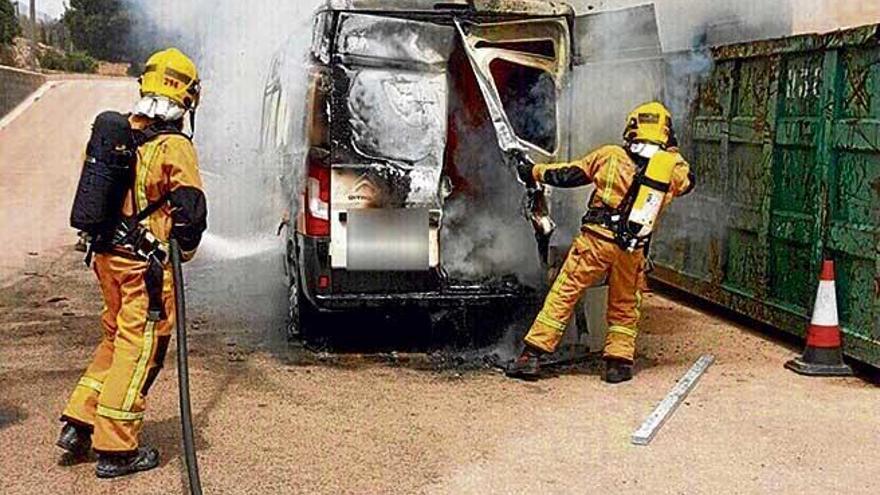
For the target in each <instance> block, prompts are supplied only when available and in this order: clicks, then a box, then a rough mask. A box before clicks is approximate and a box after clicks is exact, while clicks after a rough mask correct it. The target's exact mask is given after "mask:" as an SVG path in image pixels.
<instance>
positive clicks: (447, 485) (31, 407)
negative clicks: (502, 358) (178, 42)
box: [0, 82, 880, 495]
mask: <svg viewBox="0 0 880 495" xmlns="http://www.w3.org/2000/svg"><path fill="white" fill-rule="evenodd" d="M78 84H96V83H93V82H82V83H78ZM107 84H109V83H107ZM113 84H118V83H113ZM65 87H66V88H67V90H64V91H62V92H50V93H49V94H48V95H47V98H55V100H54V101H56V104H58V103H57V102H65V103H64V104H65V105H67V104H70V105H72V106H73V107H74V109H75V110H76V111H75V112H74V111H71V112H70V115H69V116H68V117H69V118H71V120H73V121H80V120H85V121H86V123H87V121H88V120H89V119H91V117H92V116H93V114H94V112H93V110H97V109H99V108H103V107H104V106H106V105H114V104H119V103H121V102H124V101H125V99H127V98H130V89H131V88H130V86H126V85H124V84H123V85H121V86H118V87H116V86H114V87H116V89H117V90H118V91H117V92H116V93H115V96H113V97H112V98H111V100H107V101H101V102H90V103H85V102H80V101H79V100H77V95H78V94H80V93H79V92H78V91H77V86H62V87H61V88H60V89H62V90H63V89H64V88H65ZM46 101H50V102H51V101H53V100H51V99H50V100H44V101H43V102H44V103H45V102H46ZM39 104H40V102H38V103H37V105H39ZM49 110H51V109H49ZM90 114H91V115H90ZM53 115H54V116H53ZM59 118H60V116H59V115H58V114H53V112H52V111H49V112H46V111H38V112H36V113H34V114H32V115H30V116H28V114H25V115H23V116H22V117H21V118H20V120H17V121H16V122H14V123H13V125H12V126H10V127H8V128H7V129H5V130H3V131H2V132H0V158H2V167H0V187H2V189H0V192H2V194H0V211H2V217H0V218H2V220H3V221H2V223H0V240H3V242H4V244H5V245H6V246H7V248H5V249H4V250H2V251H0V266H2V269H0V341H2V342H3V344H2V345H0V447H2V448H0V486H2V489H0V492H2V493H4V494H10V495H15V494H34V493H40V494H45V495H49V494H56V493H57V494H105V493H106V494H111V493H112V494H117V493H126V494H131V495H134V494H171V493H183V492H184V489H185V488H184V487H185V484H184V483H185V481H184V476H185V473H184V469H183V465H182V460H181V447H180V433H179V430H180V427H179V417H178V412H177V389H176V380H177V375H176V371H175V366H174V364H173V358H171V356H173V355H174V354H173V353H174V348H173V347H172V349H171V351H170V353H169V360H168V362H167V369H166V371H165V372H164V373H163V375H161V377H160V379H159V380H158V382H157V384H156V386H155V387H154V389H153V391H152V392H151V396H150V398H149V412H148V421H147V424H146V428H145V433H144V441H145V442H147V443H151V444H153V445H156V446H157V447H159V448H160V450H161V452H162V458H163V461H162V465H161V467H160V468H159V469H157V470H155V471H152V472H149V473H142V474H139V475H136V476H134V477H132V478H129V479H124V480H117V481H99V480H96V479H95V477H94V471H93V470H94V465H93V464H92V463H84V464H79V465H74V466H69V465H59V461H60V460H62V459H61V456H60V452H59V451H58V449H57V448H55V447H54V446H53V443H54V440H55V437H56V435H57V433H58V428H59V423H58V421H57V418H58V415H59V413H60V411H61V410H62V408H63V405H64V402H65V400H66V399H67V397H68V394H69V393H70V391H71V390H72V387H73V386H74V384H75V383H76V381H77V379H78V377H79V374H80V373H81V371H82V370H83V368H84V367H85V365H86V363H87V361H88V359H89V357H90V354H91V352H92V349H93V347H94V346H95V345H96V343H97V339H98V337H99V330H98V316H97V315H98V312H99V310H100V300H99V295H98V293H97V288H96V286H95V283H94V281H93V279H92V275H91V274H90V273H89V271H88V270H87V269H86V268H85V267H84V266H83V265H82V263H81V262H80V259H79V255H78V254H77V253H73V252H72V251H71V245H72V244H73V241H74V239H73V236H72V234H71V232H70V231H69V230H67V229H66V228H65V225H66V221H65V220H66V219H65V216H66V209H67V208H68V203H67V201H68V200H67V199H65V200H64V201H61V200H60V199H59V198H68V197H69V195H70V192H71V191H70V189H71V187H72V184H73V183H74V182H73V181H75V170H76V168H75V167H74V163H75V160H74V161H71V162H70V163H69V165H70V167H71V168H70V169H67V168H63V169H60V170H54V171H53V174H54V175H53V174H43V173H41V174H33V173H30V172H29V170H34V169H37V170H42V169H41V168H39V165H40V164H41V163H62V164H63V166H64V167H67V164H68V162H67V161H61V160H62V159H63V160H67V159H70V160H73V159H75V158H76V156H74V157H73V158H70V157H69V156H68V155H70V151H69V150H67V151H64V152H63V153H62V154H60V155H57V154H58V153H60V152H59V151H57V150H56V151H52V150H49V149H47V150H44V149H43V148H42V146H40V145H33V144H26V143H28V142H29V143H34V142H35V141H36V142H37V143H43V142H46V143H48V142H50V141H51V140H52V139H71V140H77V139H78V140H79V142H82V141H84V139H85V137H84V135H83V132H82V131H81V130H79V131H77V130H75V129H74V127H75V124H73V123H69V124H68V123H65V124H59V123H58V122H57V119H59ZM28 119H32V120H28ZM41 119H43V120H41ZM25 124H26V125H25ZM53 125H55V126H56V127H54V128H53V129H57V134H51V135H50V134H33V133H30V134H28V132H27V128H28V127H31V126H32V127H34V128H43V126H53ZM83 125H84V124H83ZM66 132H70V133H72V134H71V135H70V136H69V137H60V138H59V137H57V136H59V135H65V136H66V134H65V133H66ZM76 133H79V134H76ZM26 139H27V140H30V141H24V140H26ZM10 143H12V144H10ZM13 145H14V146H13ZM71 146H72V145H71ZM47 147H50V146H49V145H47ZM28 148H30V149H31V150H32V151H31V153H30V154H28V153H26V152H25V150H26V149H28ZM74 155H75V153H74ZM47 160H56V161H47ZM28 164H29V165H28ZM29 166H30V167H35V168H32V169H29V168H28V167H29ZM59 166H62V165H59ZM56 173H57V174H56ZM35 208H36V209H39V211H41V212H42V213H40V212H37V211H34V209H35ZM34 226H36V227H40V226H42V227H43V230H42V231H40V232H35V230H38V229H32V228H30V227H34ZM19 232H25V233H26V234H24V237H19V234H18V233H19ZM16 239H19V240H20V241H21V243H18V242H11V241H12V240H16ZM22 243H23V244H22ZM29 253H36V254H30V255H29ZM261 266H264V269H265V270H266V273H275V271H277V269H278V265H277V264H271V263H268V262H267V263H263V264H262V265H261ZM240 269H241V270H242V273H247V274H249V275H250V278H251V279H253V278H254V277H255V272H254V271H253V270H252V269H250V268H240ZM208 272H210V269H208V268H204V267H203V268H199V266H198V265H196V266H194V267H193V268H191V271H190V272H189V273H190V274H191V275H192V277H191V279H190V280H191V282H192V285H193V287H197V286H199V283H200V280H202V278H203V277H206V276H208V275H209V273H208ZM246 279H247V278H246V277H241V280H242V281H243V282H242V285H245V283H244V281H245V280H246ZM196 292H198V291H196ZM247 292H248V291H247V290H244V289H243V288H242V286H236V287H228V288H227V289H217V292H216V293H212V294H203V295H199V294H198V293H197V294H196V295H195V296H194V297H193V306H194V310H193V311H192V312H191V313H192V314H191V316H192V321H193V324H192V326H191V328H192V332H191V333H192V341H191V344H190V345H191V351H192V352H191V361H190V364H191V370H192V378H191V379H192V385H193V393H194V397H193V409H194V412H195V415H196V418H195V423H196V439H197V446H198V451H199V460H200V466H201V468H202V480H203V484H204V488H205V493H210V494H221V493H222V494H239V493H240V494H254V493H308V494H319V493H327V494H338V493H358V494H363V493H369V494H374V493H375V494H379V493H381V494H398V493H399V494H411V493H425V494H433V493H437V494H441V493H443V494H445V493H456V494H464V493H474V494H486V493H652V494H653V493H659V494H666V493H669V494H701V493H706V494H717V493H742V494H750V493H755V494H758V493H761V494H763V493H815V494H823V495H824V494H827V493H847V494H859V493H864V494H876V493H880V478H878V477H877V475H876V474H877V472H878V468H880V457H878V452H880V436H878V424H880V407H878V405H880V402H878V389H877V386H876V385H875V384H873V383H872V382H871V381H869V380H865V379H863V378H864V377H863V378H850V379H832V380H816V379H808V378H803V377H800V376H797V375H794V374H792V373H790V372H788V371H786V370H784V369H783V366H782V365H783V363H784V362H785V361H786V360H787V359H789V358H790V357H792V356H793V355H795V354H797V349H796V346H792V345H790V344H786V343H784V342H783V341H781V340H779V339H776V338H775V337H774V336H773V335H772V333H768V331H766V330H763V329H758V328H756V327H755V328H753V327H750V326H749V325H747V324H742V323H736V322H732V321H730V320H727V319H724V318H723V317H722V316H719V315H718V314H714V313H711V312H707V311H706V310H704V309H695V308H694V307H691V306H689V305H687V304H683V303H682V302H681V301H678V300H674V299H670V298H668V297H667V296H664V295H659V294H654V295H650V296H649V297H648V299H647V301H646V306H645V310H644V314H645V317H644V324H643V336H642V337H641V340H640V346H641V358H640V360H639V362H638V375H637V377H636V380H634V381H633V382H630V383H627V384H623V385H620V386H616V387H612V386H608V385H605V384H603V383H602V382H601V381H600V380H599V378H598V376H596V375H597V370H598V366H597V362H596V360H595V359H592V360H590V361H587V362H585V363H582V364H579V365H576V366H570V367H567V368H562V369H558V370H556V371H555V373H553V375H554V376H551V377H549V378H547V379H545V380H543V381H540V382H537V383H523V382H516V381H510V380H507V379H505V378H504V377H503V376H502V375H501V374H500V373H499V372H498V371H496V370H494V369H492V368H490V367H485V366H479V365H477V366H474V365H473V362H475V361H476V362H479V360H478V359H477V360H474V359H473V356H472V355H470V356H469V358H468V359H467V360H462V361H461V362H460V363H459V362H458V361H456V359H451V360H450V359H445V358H444V357H443V356H445V354H444V353H442V352H428V353H421V352H417V353H413V354H409V353H403V352H401V353H400V354H390V353H383V354H373V355H363V354H358V353H356V350H357V349H349V350H350V351H352V352H344V353H334V352H319V353H315V352H311V351H308V350H305V349H303V348H299V347H288V346H287V345H286V344H284V342H283V339H281V338H279V335H280V332H279V328H278V323H277V320H278V318H277V316H278V315H277V312H278V306H277V304H276V302H277V301H268V300H266V298H265V297H262V296H258V295H253V296H248V294H247ZM216 297H226V298H236V300H237V301H238V303H239V304H242V305H246V306H247V307H249V308H250V309H251V312H252V313H254V314H263V313H265V314H266V315H267V317H266V318H265V319H264V320H251V321H244V322H242V321H241V320H240V319H235V318H231V317H229V315H222V314H214V313H209V312H207V311H205V310H203V308H206V307H208V304H207V303H208V302H209V301H210V299H211V298H216ZM280 297H281V298H282V300H283V294H281V295H280ZM200 308H202V309H200ZM333 330H334V329H332V328H330V329H328V331H333ZM408 331H409V332H410V333H411V334H413V335H418V334H419V333H420V332H425V331H427V330H426V329H425V328H423V327H420V326H417V325H414V326H412V327H410V328H409V329H408ZM435 345H437V344H436V343H435ZM401 347H402V348H401V350H407V346H406V345H402V346H401ZM442 347H443V346H442V342H441V343H440V344H439V348H440V349H441V350H442ZM419 350H422V349H419ZM703 353H714V354H715V355H716V356H717V362H716V363H715V364H714V365H713V366H712V367H711V368H710V369H709V371H708V373H707V374H706V376H705V377H704V378H703V380H702V381H701V383H700V384H699V386H698V387H697V389H696V390H695V391H694V392H693V393H692V394H691V396H690V397H689V398H688V399H687V402H686V403H685V404H684V405H683V406H682V407H681V408H680V409H679V410H678V411H677V412H676V414H675V416H674V417H673V418H672V419H671V420H670V421H669V422H668V423H667V424H666V426H665V427H664V428H663V430H662V431H661V432H660V434H659V435H658V436H657V438H656V439H655V440H654V442H653V443H652V444H651V445H650V446H647V447H637V446H633V445H631V444H630V442H629V438H630V434H631V433H632V432H633V431H634V430H635V429H636V428H637V427H638V426H639V425H640V424H641V422H642V421H643V420H644V419H645V417H646V416H647V415H648V414H649V413H650V412H651V410H652V409H653V407H654V406H655V405H656V404H657V402H659V401H660V400H661V399H662V398H663V396H664V395H665V394H666V393H667V391H668V390H669V388H670V387H671V386H672V385H673V384H674V383H675V381H676V380H677V379H678V378H679V377H680V376H681V375H682V374H683V373H684V372H685V371H686V370H687V369H688V368H689V367H690V366H691V364H692V363H693V362H694V361H695V360H696V359H697V358H698V357H699V356H700V355H701V354H703ZM450 362H452V363H453V365H450V364H449V363H450ZM455 363H459V364H460V365H457V364H455Z"/></svg>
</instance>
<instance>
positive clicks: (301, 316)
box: [287, 276, 315, 341]
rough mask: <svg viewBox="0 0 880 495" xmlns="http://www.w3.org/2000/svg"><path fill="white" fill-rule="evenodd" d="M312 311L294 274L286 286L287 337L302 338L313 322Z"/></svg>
mask: <svg viewBox="0 0 880 495" xmlns="http://www.w3.org/2000/svg"><path fill="white" fill-rule="evenodd" d="M314 313H315V311H314V309H313V308H312V306H311V303H310V302H309V301H308V299H306V297H305V296H304V295H303V293H302V289H301V288H300V286H299V281H298V280H297V278H296V276H292V277H290V279H289V282H288V287H287V339H288V340H290V341H298V340H302V339H303V338H304V337H305V336H306V333H307V332H308V330H309V327H311V325H312V324H313V322H314Z"/></svg>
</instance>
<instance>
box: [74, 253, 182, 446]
mask: <svg viewBox="0 0 880 495" xmlns="http://www.w3.org/2000/svg"><path fill="white" fill-rule="evenodd" d="M147 267H148V264H147V263H146V262H144V261H139V260H136V259H133V258H128V257H124V256H120V255H117V254H110V253H106V254H98V255H96V256H95V260H94V270H95V274H96V275H97V276H98V281H99V282H100V284H101V292H102V294H103V297H104V310H103V313H102V317H101V324H102V327H103V331H104V332H103V338H102V340H101V343H100V344H98V348H97V350H96V351H95V356H94V358H93V360H92V363H91V365H89V367H88V368H87V369H86V372H85V374H84V375H83V376H82V378H80V380H79V383H78V384H77V386H76V388H75V389H74V391H73V394H72V396H71V397H70V401H69V402H68V403H67V407H66V408H65V409H64V413H63V416H62V419H64V420H67V421H70V422H72V423H75V424H79V425H81V426H85V427H91V428H93V430H94V432H93V434H92V444H93V446H94V449H95V451H96V452H99V453H105V454H116V453H131V452H134V451H136V450H137V448H138V436H139V434H140V431H141V428H142V426H143V421H144V411H145V410H146V395H147V392H148V391H149V389H150V386H151V385H152V384H153V381H154V380H155V379H156V376H157V375H158V373H159V370H160V369H161V368H162V364H163V361H164V359H165V353H166V351H167V349H168V343H169V341H170V339H171V328H172V326H173V324H174V320H173V318H174V295H173V281H172V278H171V271H170V268H168V267H165V268H164V277H163V281H162V296H161V297H162V301H161V306H162V307H163V309H164V312H165V315H162V316H165V318H164V319H162V318H161V317H159V315H156V314H149V312H148V302H149V297H148V293H147V285H146V282H145V277H147V276H149V275H148V273H147Z"/></svg>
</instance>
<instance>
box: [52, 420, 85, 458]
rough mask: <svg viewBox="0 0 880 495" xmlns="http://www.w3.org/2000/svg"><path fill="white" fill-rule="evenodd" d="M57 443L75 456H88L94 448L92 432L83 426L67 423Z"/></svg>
mask: <svg viewBox="0 0 880 495" xmlns="http://www.w3.org/2000/svg"><path fill="white" fill-rule="evenodd" d="M55 445H57V446H59V447H61V448H62V449H64V450H66V451H67V452H69V453H70V454H71V455H72V456H74V457H75V458H81V457H86V456H88V455H89V452H90V451H91V450H92V432H91V430H89V429H88V428H85V427H83V426H77V425H74V424H72V423H65V424H64V427H63V428H61V434H60V435H59V436H58V440H57V441H56V442H55Z"/></svg>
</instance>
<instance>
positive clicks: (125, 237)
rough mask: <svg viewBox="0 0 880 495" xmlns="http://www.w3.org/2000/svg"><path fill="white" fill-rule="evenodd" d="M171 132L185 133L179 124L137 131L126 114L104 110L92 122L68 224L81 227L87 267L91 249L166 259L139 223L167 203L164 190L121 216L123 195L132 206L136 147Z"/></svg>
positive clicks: (164, 249)
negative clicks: (129, 198) (144, 204)
mask: <svg viewBox="0 0 880 495" xmlns="http://www.w3.org/2000/svg"><path fill="white" fill-rule="evenodd" d="M171 134H177V135H182V136H186V135H185V134H183V132H182V131H181V130H180V124H179V123H177V122H164V121H157V122H156V123H154V124H152V125H150V126H148V127H147V128H145V129H143V130H138V131H135V130H132V129H131V125H130V124H129V122H128V116H127V115H125V114H120V113H116V112H105V113H103V114H101V115H99V116H98V118H97V119H96V120H95V124H94V125H93V130H92V138H91V139H90V141H89V147H88V150H87V152H86V154H87V156H86V160H85V165H84V166H83V171H82V175H81V177H80V182H79V185H78V188H77V193H76V197H75V198H74V203H73V209H72V211H71V225H72V226H73V227H74V228H77V229H80V231H81V233H80V238H81V244H82V246H81V247H83V248H85V249H84V250H85V252H86V257H85V263H86V264H87V265H91V261H92V258H93V255H94V254H95V253H102V252H109V251H116V250H118V249H121V250H122V251H125V252H127V253H130V254H132V255H134V256H136V257H137V258H138V259H142V260H144V261H151V260H153V259H155V260H156V261H158V262H159V263H160V264H161V263H164V262H165V261H167V259H168V249H167V247H165V245H164V244H163V243H162V242H161V241H159V240H158V239H157V238H156V236H155V235H153V233H152V232H150V231H149V229H147V228H146V227H144V226H143V225H142V224H141V222H143V221H144V220H146V219H147V218H149V217H150V216H151V215H152V214H154V213H156V212H157V211H158V210H159V209H160V208H162V207H163V206H164V205H165V203H166V202H167V201H168V194H167V193H166V194H164V195H163V196H162V197H160V198H159V199H158V200H156V201H154V202H153V203H150V204H149V205H147V206H146V207H145V208H144V209H143V210H141V211H139V212H137V213H136V214H135V215H132V216H130V217H123V216H122V213H121V211H122V204H123V202H124V200H125V195H126V194H130V195H131V198H132V204H135V202H134V194H135V191H134V185H133V184H134V175H135V164H136V162H137V149H138V148H139V147H141V146H143V145H144V144H147V143H149V142H150V141H152V140H154V139H156V138H158V137H160V136H163V135H171Z"/></svg>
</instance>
